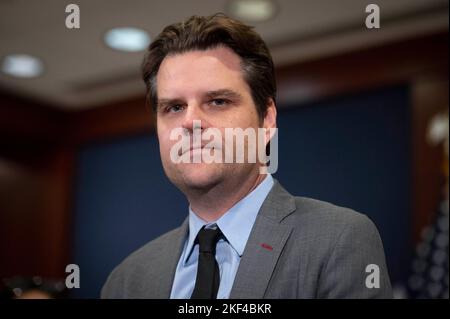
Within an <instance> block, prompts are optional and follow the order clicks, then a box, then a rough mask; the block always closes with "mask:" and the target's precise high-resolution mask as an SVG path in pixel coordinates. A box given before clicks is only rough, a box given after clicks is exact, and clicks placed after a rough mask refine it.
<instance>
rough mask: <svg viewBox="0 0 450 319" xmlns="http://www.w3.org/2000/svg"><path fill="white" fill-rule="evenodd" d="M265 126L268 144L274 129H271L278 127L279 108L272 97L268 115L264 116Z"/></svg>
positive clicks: (268, 106)
mask: <svg viewBox="0 0 450 319" xmlns="http://www.w3.org/2000/svg"><path fill="white" fill-rule="evenodd" d="M263 127H264V128H265V131H266V145H267V143H269V141H270V139H271V138H272V135H273V134H272V133H273V131H274V130H270V129H271V128H272V129H274V128H276V127H277V109H276V107H275V102H274V101H273V99H272V98H270V99H269V102H268V105H267V111H266V116H264V123H263Z"/></svg>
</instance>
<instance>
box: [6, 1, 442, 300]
mask: <svg viewBox="0 0 450 319" xmlns="http://www.w3.org/2000/svg"><path fill="white" fill-rule="evenodd" d="M70 3H75V4H77V5H78V7H79V9H80V28H78V29H77V28H74V29H69V28H67V27H66V18H67V16H68V15H69V13H66V12H65V10H66V6H67V5H69V4H70ZM370 3H376V4H377V5H378V6H379V8H380V28H372V29H368V28H367V27H366V24H365V20H366V17H367V16H368V15H369V13H366V6H367V5H368V4H370ZM448 10H449V8H448V1H447V0H397V1H388V0H377V1H365V0H343V1H334V0H327V1H325V0H324V1H313V0H298V1H294V0H291V1H289V0H241V1H238V0H235V1H228V0H218V1H207V0H194V1H175V0H164V1H144V0H130V1H123V0H121V1H119V0H96V1H87V0H78V1H64V0H39V1H37V0H34V1H25V0H0V66H1V71H0V279H1V280H0V282H1V283H0V289H1V291H3V297H5V298H14V297H16V298H17V297H23V298H25V297H30V296H29V295H26V292H27V291H29V290H30V289H31V290H33V291H34V292H35V293H36V292H41V293H42V294H43V296H42V295H40V296H39V295H36V294H34V295H33V294H32V295H31V298H38V297H64V298H97V297H98V296H99V292H100V289H101V286H102V284H103V283H104V281H105V280H106V278H107V276H108V274H109V273H110V271H111V270H112V269H113V268H114V267H115V266H116V265H117V264H118V263H119V262H120V261H121V260H123V258H124V257H126V256H127V255H128V254H129V253H131V252H132V251H134V250H135V249H137V248H138V247H140V246H142V245H143V244H145V243H146V242H148V241H150V240H152V239H154V238H156V237H157V236H159V235H160V234H162V233H164V232H166V231H168V230H170V229H172V228H174V227H177V226H178V225H179V224H180V223H181V222H182V221H183V220H184V218H185V217H186V216H187V205H188V204H187V202H186V200H185V198H184V196H183V195H182V194H181V193H180V192H179V191H178V190H177V189H176V188H175V187H174V186H173V185H171V184H170V182H169V181H168V180H167V178H166V177H165V175H164V172H163V170H162V167H161V163H160V158H159V149H158V142H157V139H156V136H155V132H154V127H153V124H152V114H151V112H150V111H149V109H148V107H146V105H145V97H144V95H145V87H144V84H143V82H142V80H141V78H140V64H141V62H142V57H143V50H144V49H145V47H146V46H148V43H149V42H151V40H152V39H154V38H155V37H156V36H157V35H158V33H159V32H160V31H161V30H162V28H163V27H164V26H166V25H168V24H171V23H174V22H178V21H181V20H183V19H185V18H186V17H189V16H191V15H193V14H197V15H209V14H213V13H216V12H225V13H227V14H228V15H230V16H232V17H235V18H237V19H240V20H243V21H245V22H247V23H249V24H251V25H253V26H255V28H256V31H257V32H259V33H260V34H261V35H262V37H263V38H264V40H265V41H266V42H267V44H268V46H269V48H270V50H271V52H272V55H273V58H274V62H275V65H276V75H277V83H278V101H277V107H278V110H279V117H278V126H279V169H278V172H277V173H276V174H275V177H276V178H277V179H278V180H279V181H280V182H281V183H282V184H283V185H284V186H285V187H286V188H287V189H288V190H289V191H290V192H291V193H293V194H295V195H298V196H307V197H313V198H317V199H321V200H325V201H330V202H333V203H335V204H338V205H341V206H346V207H351V208H353V209H355V210H357V211H360V212H363V213H365V214H367V215H368V216H369V217H370V218H371V219H372V220H373V221H374V223H375V224H376V226H377V227H378V229H379V231H380V234H381V237H382V240H383V243H384V246H385V251H386V257H387V262H388V268H389V271H390V276H391V281H392V283H393V286H394V289H395V296H396V297H397V298H448V280H449V275H448V226H449V223H448V21H449V16H448V12H449V11H448ZM68 264H77V265H78V266H79V267H80V288H78V289H70V290H68V289H65V288H64V287H65V285H64V280H65V278H66V276H67V275H68V274H67V273H66V272H65V269H66V265H68Z"/></svg>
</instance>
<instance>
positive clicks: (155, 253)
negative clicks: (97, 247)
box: [102, 14, 391, 298]
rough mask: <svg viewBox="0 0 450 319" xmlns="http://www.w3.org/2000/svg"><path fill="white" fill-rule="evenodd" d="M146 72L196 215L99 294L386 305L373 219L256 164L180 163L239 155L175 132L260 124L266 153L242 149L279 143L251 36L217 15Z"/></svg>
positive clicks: (176, 33) (152, 55) (151, 60)
mask: <svg viewBox="0 0 450 319" xmlns="http://www.w3.org/2000/svg"><path fill="white" fill-rule="evenodd" d="M143 76H144V81H145V83H146V85H147V91H148V100H149V102H150V103H151V105H152V107H153V109H154V112H155V114H156V128H157V135H158V140H159V144H160V153H161V160H162V164H163V167H164V170H165V173H166V175H167V176H168V178H169V179H170V181H171V182H172V183H174V184H175V185H176V186H177V187H178V188H179V189H180V190H181V191H182V192H183V193H184V194H185V195H186V197H187V199H188V201H189V204H190V205H189V216H188V218H187V219H186V220H185V222H184V223H183V224H182V225H181V227H179V228H177V229H175V230H173V231H171V232H168V233H166V234H164V235H162V236H161V237H159V238H157V239H155V240H153V241H151V242H150V243H148V244H146V245H145V246H144V247H142V248H140V249H139V250H137V251H136V252H134V253H133V254H131V255H130V256H129V257H128V258H127V259H125V261H123V262H122V263H121V264H120V265H119V266H118V267H116V268H115V269H114V271H113V272H112V273H111V275H110V276H109V278H108V280H107V282H106V283H105V285H104V287H103V289H102V297H103V298H390V297H391V287H390V281H389V276H388V272H387V269H386V264H385V257H384V252H383V247H382V243H381V240H380V237H379V235H378V231H377V230H376V228H375V226H374V225H373V223H372V222H371V221H370V220H369V219H368V218H367V217H366V216H364V215H362V214H359V213H356V212H354V211H352V210H350V209H346V208H341V207H337V206H334V205H332V204H329V203H325V202H321V201H317V200H313V199H308V198H302V197H294V196H292V195H291V194H289V193H288V192H287V191H286V190H285V189H284V188H283V187H282V186H281V185H280V184H279V183H278V181H276V180H274V179H273V178H272V176H271V175H270V174H261V172H260V168H261V167H262V166H264V165H266V163H265V162H263V161H261V160H260V159H259V158H258V160H257V161H254V162H252V161H250V160H248V158H247V160H246V161H244V162H240V161H237V160H236V155H233V159H234V161H231V162H228V161H216V162H212V163H211V162H210V163H206V162H205V161H200V162H196V161H188V162H183V161H177V159H176V158H175V159H174V155H175V157H176V155H181V156H183V155H186V154H187V159H188V160H192V159H193V158H194V157H195V156H196V155H204V154H206V152H210V151H213V152H218V154H221V155H219V157H218V158H219V159H221V158H223V157H221V156H223V152H225V153H226V152H227V151H229V150H230V148H232V147H233V146H231V145H230V143H229V141H228V142H227V141H225V142H224V143H216V144H214V145H213V146H211V145H210V144H205V143H204V141H202V142H201V144H200V145H197V147H193V146H188V147H187V148H186V149H184V150H182V151H179V150H175V151H174V147H175V144H176V143H177V141H176V140H174V139H173V136H172V135H173V132H174V131H175V130H176V129H181V130H182V132H183V134H184V135H185V136H187V137H188V140H189V141H192V140H193V139H195V137H194V136H195V131H196V130H200V131H201V132H202V134H206V133H207V132H211V131H215V132H216V133H217V132H218V133H222V134H219V135H220V136H224V135H225V134H224V133H225V131H226V129H227V128H241V129H253V130H257V129H258V128H264V129H266V130H265V131H264V132H267V133H265V135H264V136H263V137H264V141H265V144H264V145H263V146H261V145H255V143H252V142H249V140H247V142H245V143H244V150H245V151H248V150H249V149H252V148H253V149H255V148H256V151H257V152H258V151H260V150H261V147H263V148H265V146H266V144H268V142H269V140H270V139H271V137H272V136H273V135H272V134H271V133H270V132H271V130H270V129H274V128H276V115H277V112H276V107H275V94H276V85H275V78H274V67H273V62H272V58H271V56H270V53H269V51H268V49H267V47H266V45H265V43H264V42H263V40H262V39H261V38H260V36H259V35H258V34H257V33H255V32H254V31H253V29H252V28H250V27H248V26H246V25H244V24H242V23H240V22H238V21H235V20H232V19H230V18H228V17H226V16H224V15H221V14H218V15H214V16H210V17H197V16H194V17H191V18H189V19H188V20H186V21H184V22H182V23H177V24H174V25H171V26H168V27H166V28H165V29H164V30H163V31H162V33H161V34H160V35H159V36H158V37H157V38H156V39H155V41H154V42H153V43H152V44H151V45H150V47H149V50H148V52H147V54H146V57H145V60H144V63H143ZM219 141H221V140H219ZM216 142H217V140H216ZM194 144H195V143H194ZM271 155H272V154H271ZM166 213H168V212H166Z"/></svg>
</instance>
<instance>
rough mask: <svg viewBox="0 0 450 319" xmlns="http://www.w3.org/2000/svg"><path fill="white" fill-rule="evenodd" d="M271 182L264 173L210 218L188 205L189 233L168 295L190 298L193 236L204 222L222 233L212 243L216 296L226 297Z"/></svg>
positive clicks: (194, 273) (194, 257)
mask: <svg viewBox="0 0 450 319" xmlns="http://www.w3.org/2000/svg"><path fill="white" fill-rule="evenodd" d="M272 186H273V178H272V176H271V175H270V174H268V175H267V176H266V178H264V180H263V181H262V182H261V183H260V184H259V185H258V186H257V187H256V188H255V189H254V190H253V191H252V192H250V193H249V194H248V195H247V196H245V197H244V198H243V199H241V200H240V201H239V202H237V203H236V204H235V205H234V206H233V207H231V208H230V209H229V210H228V211H227V212H226V213H225V214H224V215H222V217H220V218H219V219H218V220H217V221H214V222H210V223H207V222H205V221H204V220H202V219H201V218H199V217H198V216H197V215H196V214H195V213H194V212H193V211H192V210H191V208H190V207H189V235H188V237H187V238H186V241H185V244H184V248H183V251H182V253H181V256H180V260H179V261H178V265H177V269H176V273H175V279H174V282H173V285H172V291H171V294H170V298H171V299H189V298H191V295H192V292H193V290H194V285H195V279H196V277H197V263H198V244H195V238H196V237H197V234H198V232H199V231H200V229H201V228H202V227H203V226H205V225H206V226H205V227H206V228H214V227H216V225H217V226H218V227H219V228H220V230H221V231H222V233H223V235H224V237H225V238H224V239H220V240H219V242H218V243H217V247H216V260H217V263H218V264H219V270H220V286H219V292H218V294H217V299H227V298H229V296H230V292H231V288H232V287H233V282H234V277H235V276H236V272H237V270H238V267H239V262H240V260H241V257H242V254H243V253H244V248H245V245H246V244H247V240H248V237H249V236H250V232H251V230H252V227H253V224H254V223H255V220H256V216H257V215H258V211H259V209H260V208H261V205H262V203H263V202H264V200H265V199H266V197H267V195H268V194H269V192H270V190H271V189H272ZM194 244H195V245H194Z"/></svg>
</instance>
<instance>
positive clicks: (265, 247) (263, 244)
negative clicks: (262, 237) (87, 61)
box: [261, 243, 273, 251]
mask: <svg viewBox="0 0 450 319" xmlns="http://www.w3.org/2000/svg"><path fill="white" fill-rule="evenodd" d="M261 247H262V248H264V249H267V250H270V251H272V250H273V247H272V246H270V245H269V244H266V243H261Z"/></svg>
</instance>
